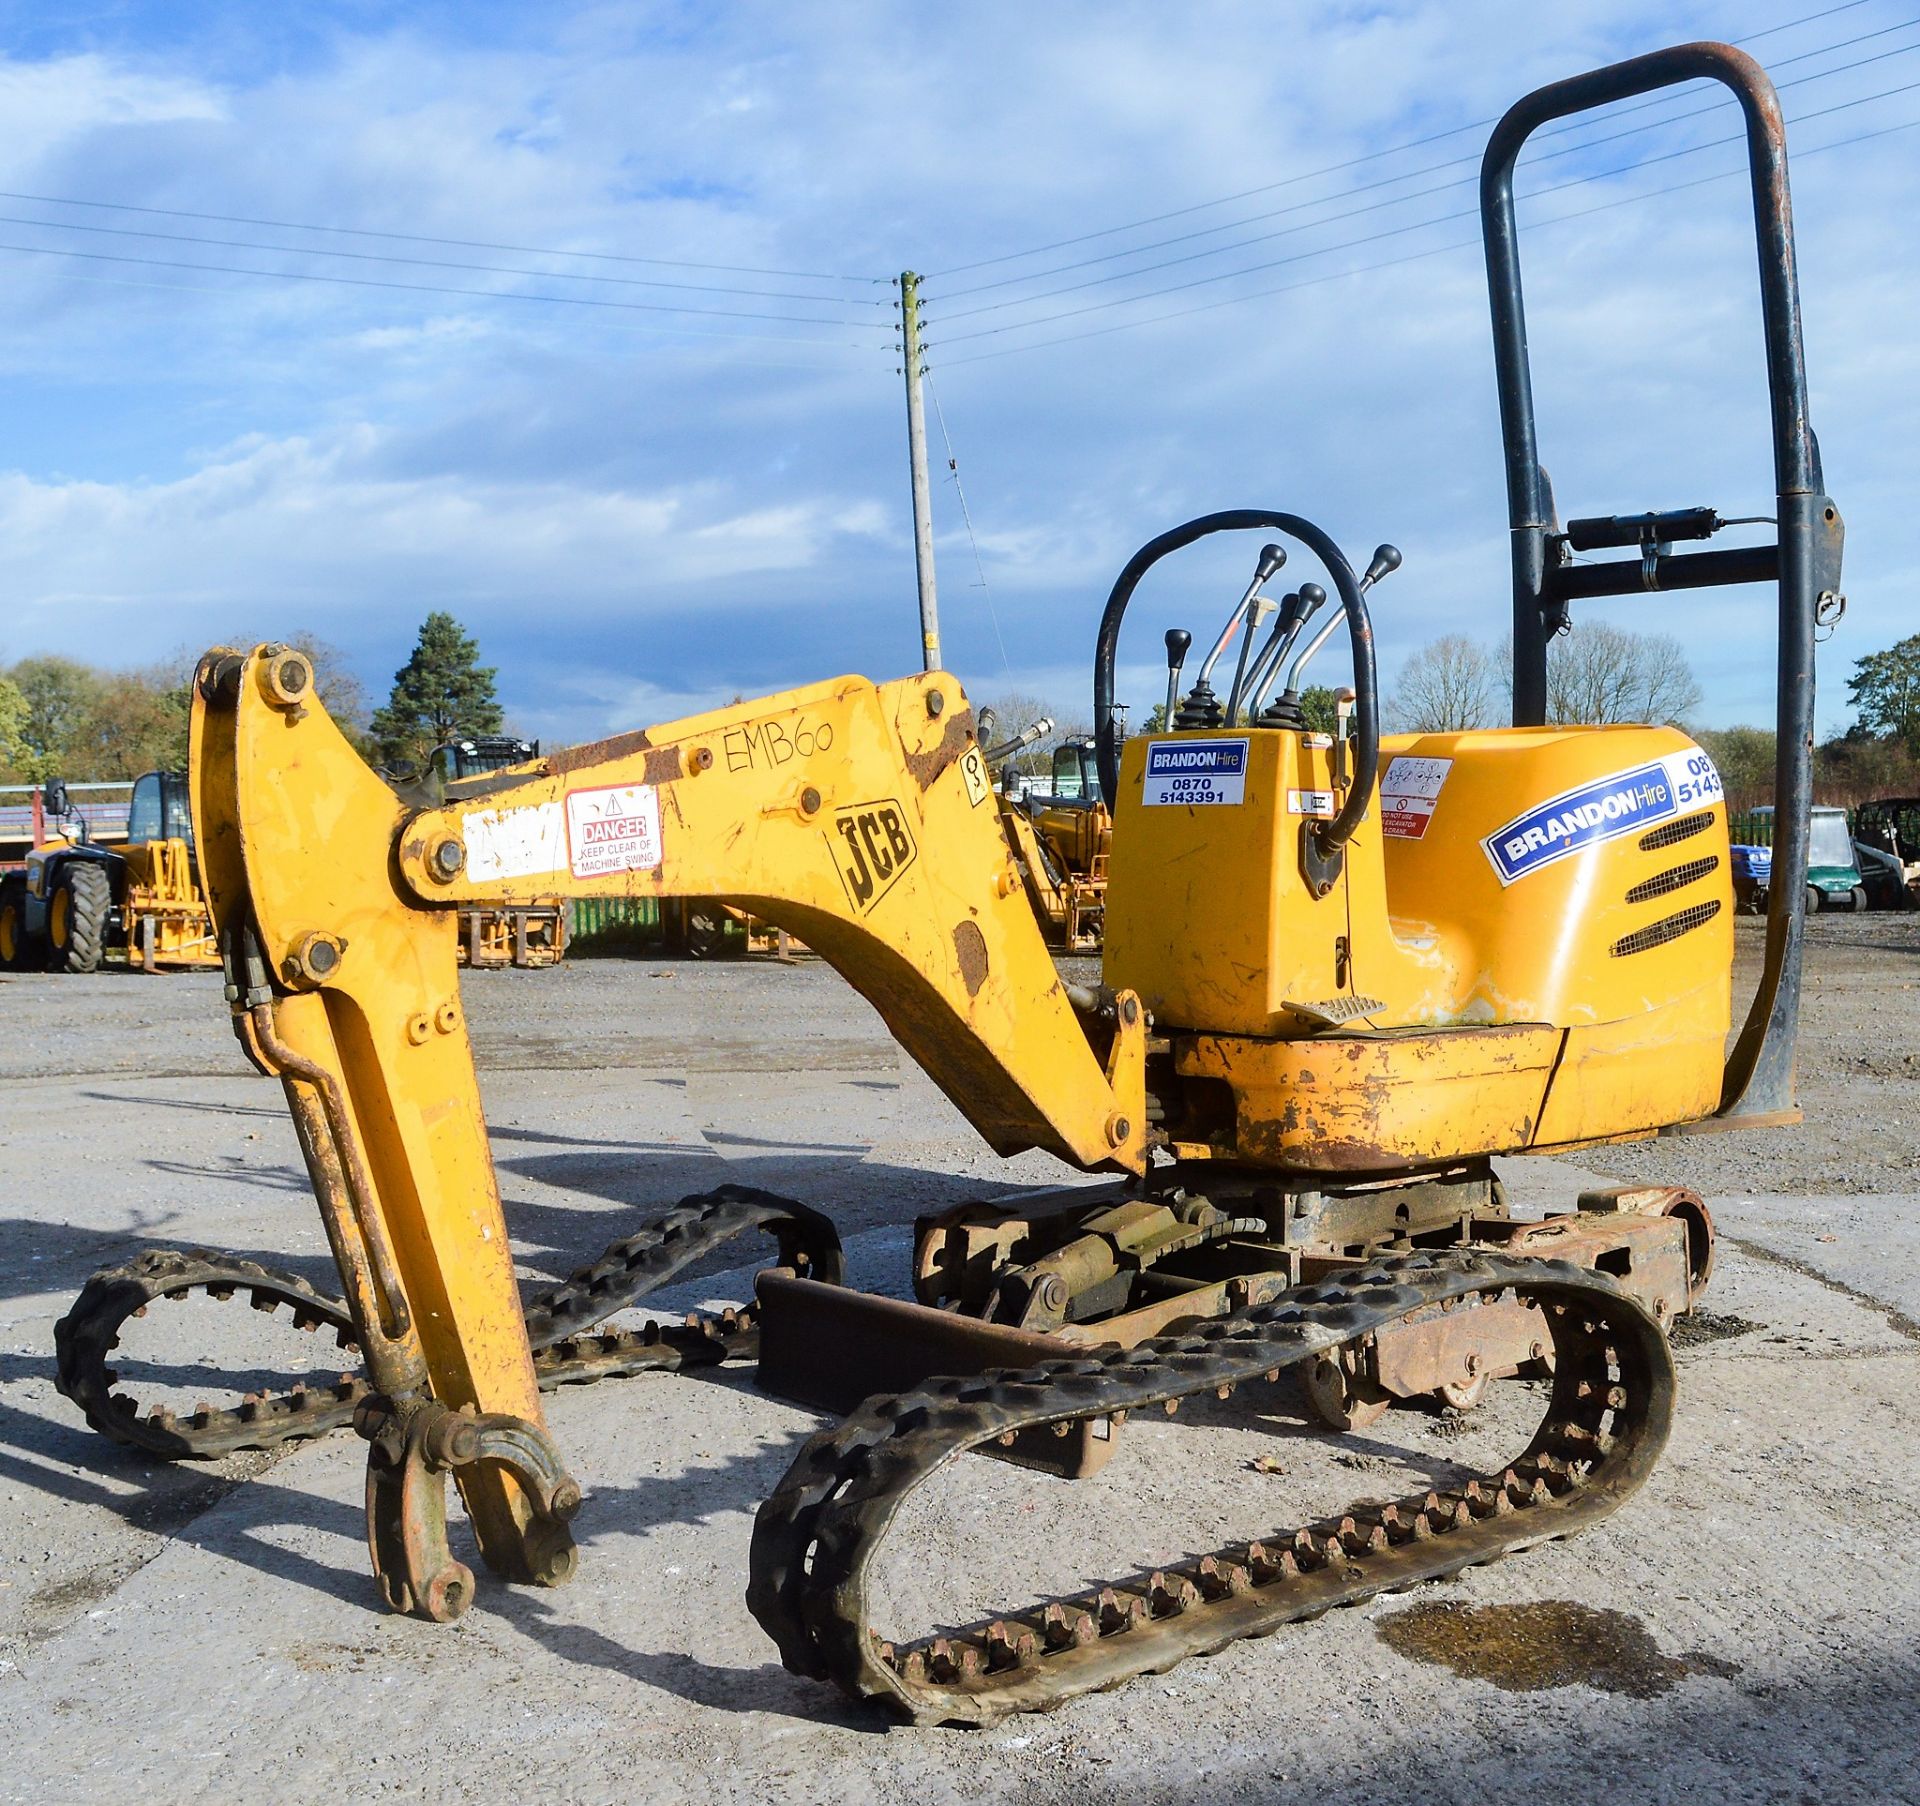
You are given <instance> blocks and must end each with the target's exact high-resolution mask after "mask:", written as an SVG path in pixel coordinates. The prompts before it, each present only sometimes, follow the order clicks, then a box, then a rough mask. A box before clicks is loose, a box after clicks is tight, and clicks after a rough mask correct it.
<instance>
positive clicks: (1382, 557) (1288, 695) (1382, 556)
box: [1273, 545, 1401, 727]
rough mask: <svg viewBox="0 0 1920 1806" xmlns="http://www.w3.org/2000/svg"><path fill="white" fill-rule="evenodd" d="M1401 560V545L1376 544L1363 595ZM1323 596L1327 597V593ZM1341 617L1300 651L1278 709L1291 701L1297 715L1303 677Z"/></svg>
mask: <svg viewBox="0 0 1920 1806" xmlns="http://www.w3.org/2000/svg"><path fill="white" fill-rule="evenodd" d="M1400 563H1401V559H1400V548H1399V547H1398V546H1389V545H1378V546H1375V547H1374V548H1373V557H1372V559H1371V561H1370V562H1369V563H1368V565H1367V569H1366V575H1365V576H1363V577H1362V578H1361V579H1360V593H1361V595H1363V596H1364V595H1365V594H1366V593H1367V591H1368V590H1370V589H1372V588H1373V586H1374V585H1375V584H1376V583H1381V582H1384V581H1385V580H1386V579H1387V578H1389V577H1391V576H1392V575H1393V573H1394V572H1395V571H1397V570H1398V569H1399V568H1400ZM1302 593H1304V586H1302ZM1322 599H1323V600H1324V597H1323V598H1322ZM1341 619H1342V617H1341V616H1340V615H1337V614H1334V615H1329V616H1328V617H1327V624H1326V626H1324V627H1322V628H1321V629H1320V631H1319V632H1318V633H1316V634H1315V635H1314V636H1313V639H1312V641H1311V642H1310V643H1309V645H1308V646H1307V649H1306V651H1304V652H1303V653H1301V654H1300V656H1299V657H1298V658H1297V659H1295V660H1294V661H1293V669H1292V670H1291V671H1289V672H1288V673H1287V687H1286V690H1285V691H1284V692H1283V693H1282V695H1281V697H1280V700H1279V701H1278V702H1276V703H1275V704H1274V705H1273V706H1274V708H1275V709H1276V710H1278V709H1282V708H1287V707H1288V705H1289V704H1291V712H1292V713H1293V714H1294V715H1298V713H1299V710H1300V679H1301V678H1302V676H1304V675H1305V673H1306V669H1307V666H1308V665H1309V664H1311V663H1312V662H1313V659H1314V657H1315V656H1316V655H1317V654H1318V652H1319V650H1320V648H1321V647H1322V646H1324V645H1325V644H1326V643H1327V641H1328V640H1330V639H1331V638H1332V637H1333V630H1334V629H1335V628H1336V627H1338V626H1339V625H1340V622H1341ZM1274 725H1275V726H1280V727H1285V726H1289V725H1292V723H1290V722H1285V721H1282V722H1276V723H1275V724H1274Z"/></svg>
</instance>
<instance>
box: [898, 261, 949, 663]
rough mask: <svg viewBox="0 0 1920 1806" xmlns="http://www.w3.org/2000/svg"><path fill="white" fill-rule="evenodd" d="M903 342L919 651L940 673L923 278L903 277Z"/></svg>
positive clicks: (907, 272)
mask: <svg viewBox="0 0 1920 1806" xmlns="http://www.w3.org/2000/svg"><path fill="white" fill-rule="evenodd" d="M900 342H901V350H902V352H903V353H904V368H905V370H906V375H907V456H908V459H909V461H910V465H911V469H912V472H913V562H914V569H915V571H916V572H917V573H918V575H919V578H920V648H921V655H922V657H923V658H924V659H925V660H926V667H925V668H926V669H927V670H929V671H937V670H939V668H940V607H939V601H938V598H937V597H936V596H935V594H934V588H933V501H932V498H931V496H930V495H929V494H928V491H927V416H926V410H925V408H924V406H923V405H922V403H921V399H920V378H921V377H922V376H924V375H925V374H926V367H925V365H923V364H922V363H921V361H920V278H919V277H918V276H916V275H915V274H914V273H913V271H911V270H902V271H901V273H900Z"/></svg>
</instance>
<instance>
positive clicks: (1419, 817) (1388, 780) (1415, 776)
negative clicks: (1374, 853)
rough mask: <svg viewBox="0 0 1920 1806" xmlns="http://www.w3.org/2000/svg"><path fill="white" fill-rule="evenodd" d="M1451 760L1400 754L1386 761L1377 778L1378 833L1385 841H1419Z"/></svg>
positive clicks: (1431, 818) (1451, 763) (1425, 830)
mask: <svg viewBox="0 0 1920 1806" xmlns="http://www.w3.org/2000/svg"><path fill="white" fill-rule="evenodd" d="M1452 769H1453V761H1452V760H1451V759H1421V758H1415V757H1411V756H1409V755H1408V754H1406V753H1402V754H1401V755H1400V756H1399V757H1398V758H1395V759H1390V760H1388V761H1387V775H1386V776H1385V777H1384V778H1382V779H1381V780H1380V832H1381V833H1382V834H1384V835H1385V836H1386V838H1387V839H1388V840H1421V839H1424V838H1425V836H1426V832H1427V823H1428V822H1430V821H1432V820H1433V806H1434V804H1435V803H1437V802H1438V801H1439V800H1440V792H1441V790H1442V789H1443V788H1444V787H1445V785H1446V781H1447V773H1448V772H1450V771H1451V770H1452Z"/></svg>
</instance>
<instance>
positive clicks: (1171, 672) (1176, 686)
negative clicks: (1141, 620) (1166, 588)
mask: <svg viewBox="0 0 1920 1806" xmlns="http://www.w3.org/2000/svg"><path fill="white" fill-rule="evenodd" d="M1192 644H1193V635H1192V634H1190V633H1189V632H1188V631H1187V630H1186V629H1185V628H1184V627H1169V628H1168V629H1167V705H1166V709H1165V710H1164V712H1163V713H1162V714H1161V717H1160V725H1161V727H1162V729H1164V730H1165V731H1166V732H1168V733H1171V732H1172V731H1173V728H1174V724H1175V719H1176V717H1177V716H1178V715H1179V712H1180V667H1181V666H1182V665H1184V664H1185V663H1186V662H1187V648H1188V647H1189V646H1191V645H1192Z"/></svg>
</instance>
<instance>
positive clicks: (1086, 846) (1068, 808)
mask: <svg viewBox="0 0 1920 1806" xmlns="http://www.w3.org/2000/svg"><path fill="white" fill-rule="evenodd" d="M988 726H989V732H991V716H990V715H989V716H988ZM1052 732H1053V723H1052V721H1050V720H1048V719H1047V718H1045V717H1044V716H1043V717H1042V718H1041V719H1040V720H1038V721H1035V722H1032V723H1030V724H1029V725H1028V726H1027V727H1025V728H1023V729H1022V730H1021V731H1020V732H1019V733H1018V734H1016V735H1014V736H1013V737H1012V738H1011V739H1008V740H1004V741H1001V742H999V743H998V744H989V742H988V740H987V739H986V738H985V737H982V738H981V739H980V745H981V746H982V747H983V748H985V752H986V760H987V766H988V769H989V770H992V769H993V768H995V767H997V766H999V765H1000V764H1001V761H1002V760H1005V759H1009V758H1011V757H1012V756H1013V754H1015V753H1017V752H1019V751H1021V750H1022V749H1023V748H1025V747H1028V746H1031V745H1033V744H1034V743H1036V742H1037V741H1040V740H1044V739H1045V738H1046V737H1047V735H1049V734H1050V733H1052ZM1099 782H1100V779H1099V773H1098V771H1097V770H1096V769H1095V765H1094V755H1093V741H1092V740H1091V739H1090V738H1088V737H1087V736H1086V735H1076V736H1074V737H1072V738H1070V739H1067V740H1063V741H1062V742H1061V743H1060V744H1059V745H1058V746H1056V747H1055V748H1054V749H1053V758H1052V768H1051V775H1050V779H1049V780H1048V782H1047V783H1045V784H1044V785H1042V784H1041V782H1040V781H1039V780H1036V779H1033V778H1028V779H1026V780H1025V782H1024V783H1021V784H1019V785H1017V786H1016V784H1015V783H1014V782H1013V771H1012V768H1011V767H1010V766H1009V767H1006V768H1005V769H1004V771H1003V775H1002V778H1001V782H1000V784H999V787H998V794H999V802H1000V825H1001V828H1002V830H1003V831H1004V832H1005V834H1006V837H1007V843H1008V845H1009V846H1011V847H1012V849H1013V857H1014V864H1015V866H1016V868H1017V869H1018V871H1019V873H1020V881H1021V883H1022V885H1023V886H1024V887H1025V889H1026V893H1027V900H1028V902H1030V903H1031V904H1032V905H1033V913H1034V914H1035V916H1036V917H1038V918H1039V922H1040V930H1041V932H1042V933H1043V934H1044V935H1045V936H1046V939H1047V945H1048V946H1050V947H1054V948H1057V949H1059V950H1060V951H1061V952H1063V953H1098V952H1099V951H1100V947H1101V942H1102V939H1103V937H1104V933H1105V921H1106V897H1107V859H1108V856H1109V854H1110V853H1111V852H1112V850H1113V817H1112V815H1111V814H1110V813H1109V812H1108V810H1107V806H1106V804H1105V803H1104V802H1102V801H1101V800H1100V793H1099Z"/></svg>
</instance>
